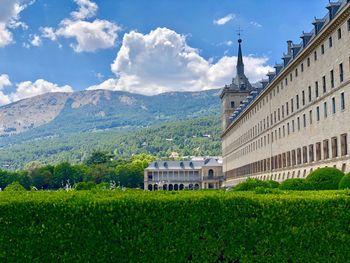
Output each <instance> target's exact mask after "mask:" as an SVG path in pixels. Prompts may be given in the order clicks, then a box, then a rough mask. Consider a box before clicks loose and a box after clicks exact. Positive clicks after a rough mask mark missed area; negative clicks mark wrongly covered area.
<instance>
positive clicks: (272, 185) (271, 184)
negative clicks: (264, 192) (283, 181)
mask: <svg viewBox="0 0 350 263" xmlns="http://www.w3.org/2000/svg"><path fill="white" fill-rule="evenodd" d="M266 183H267V186H268V188H278V187H279V186H280V183H279V182H276V181H274V180H268V181H266Z"/></svg>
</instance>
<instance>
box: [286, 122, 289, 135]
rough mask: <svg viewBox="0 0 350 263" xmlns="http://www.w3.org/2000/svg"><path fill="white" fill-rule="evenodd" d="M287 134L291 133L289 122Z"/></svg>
mask: <svg viewBox="0 0 350 263" xmlns="http://www.w3.org/2000/svg"><path fill="white" fill-rule="evenodd" d="M287 134H288V135H289V134H290V126H289V122H288V123H287Z"/></svg>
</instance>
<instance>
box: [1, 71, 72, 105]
mask: <svg viewBox="0 0 350 263" xmlns="http://www.w3.org/2000/svg"><path fill="white" fill-rule="evenodd" d="M12 85H13V84H12V82H11V81H10V78H9V76H8V75H6V74H3V75H0V105H5V104H8V103H11V102H14V101H18V100H21V99H25V98H30V97H34V96H37V95H41V94H44V93H48V92H72V91H73V89H72V87H70V86H68V85H65V86H58V85H57V84H54V83H51V82H49V81H46V80H43V79H38V80H36V81H35V82H31V81H24V82H20V83H18V84H16V89H15V90H14V91H13V92H10V93H8V94H5V93H4V92H3V89H4V88H5V87H11V86H12Z"/></svg>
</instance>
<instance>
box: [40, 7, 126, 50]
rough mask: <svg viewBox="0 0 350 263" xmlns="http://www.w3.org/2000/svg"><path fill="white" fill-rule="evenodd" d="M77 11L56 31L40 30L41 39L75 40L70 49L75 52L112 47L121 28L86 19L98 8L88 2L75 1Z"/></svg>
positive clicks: (113, 24)
mask: <svg viewBox="0 0 350 263" xmlns="http://www.w3.org/2000/svg"><path fill="white" fill-rule="evenodd" d="M74 2H75V3H76V4H77V5H78V11H74V12H72V13H71V14H70V15H71V17H70V18H66V19H64V20H62V21H61V22H60V24H59V26H58V28H57V29H54V28H52V27H43V28H41V32H42V35H41V36H42V37H43V38H47V39H50V40H52V41H56V40H57V39H58V38H60V37H63V38H67V39H70V38H72V39H75V43H72V44H71V47H72V48H73V49H74V51H75V52H77V53H80V52H95V51H97V50H99V49H106V48H111V47H114V45H115V43H116V40H117V37H118V32H119V31H120V30H121V28H120V27H119V26H118V25H117V24H115V23H113V22H110V21H107V20H100V19H95V20H93V21H88V20H87V19H90V18H93V17H94V16H96V12H97V10H98V6H97V4H96V3H94V2H92V1H90V0H75V1H74Z"/></svg>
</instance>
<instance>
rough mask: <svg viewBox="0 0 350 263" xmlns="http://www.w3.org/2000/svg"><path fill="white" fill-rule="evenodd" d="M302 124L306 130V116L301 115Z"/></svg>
mask: <svg viewBox="0 0 350 263" xmlns="http://www.w3.org/2000/svg"><path fill="white" fill-rule="evenodd" d="M303 123H304V128H306V115H305V114H303Z"/></svg>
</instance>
